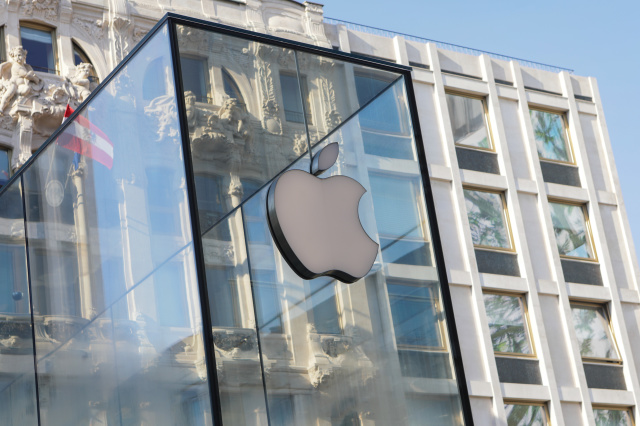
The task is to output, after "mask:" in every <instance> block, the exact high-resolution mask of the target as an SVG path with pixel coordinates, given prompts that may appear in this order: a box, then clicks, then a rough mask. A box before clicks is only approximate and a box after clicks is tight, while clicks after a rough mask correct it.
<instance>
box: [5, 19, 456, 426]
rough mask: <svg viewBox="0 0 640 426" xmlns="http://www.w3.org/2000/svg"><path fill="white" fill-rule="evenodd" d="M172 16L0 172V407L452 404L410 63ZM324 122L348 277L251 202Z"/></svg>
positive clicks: (254, 409) (138, 420)
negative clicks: (345, 200)
mask: <svg viewBox="0 0 640 426" xmlns="http://www.w3.org/2000/svg"><path fill="white" fill-rule="evenodd" d="M174 19H175V18H167V19H166V20H165V21H164V23H163V24H161V25H159V26H157V28H156V29H155V30H154V31H152V35H151V36H150V37H149V38H148V39H147V40H146V42H145V43H144V44H143V45H142V46H141V47H140V48H139V49H138V50H137V51H136V52H135V53H134V54H133V55H132V56H131V57H130V58H129V59H128V60H127V61H126V62H125V63H124V64H123V65H122V66H121V67H119V68H118V69H117V70H116V72H115V73H114V74H113V75H112V76H110V77H109V78H107V79H106V80H105V82H104V83H103V85H102V86H100V88H99V89H98V91H97V93H95V94H94V95H93V96H92V97H91V99H90V100H89V101H88V103H87V104H85V105H84V106H83V107H82V109H81V110H80V111H78V114H77V116H75V118H74V119H73V120H72V121H71V122H69V123H65V126H64V128H63V130H62V131H61V132H59V133H57V134H55V135H54V139H52V140H51V141H49V143H47V144H46V146H45V147H44V148H43V150H42V151H41V152H39V153H38V154H37V156H36V157H35V159H34V161H33V162H31V163H30V164H29V165H28V167H26V168H25V169H23V170H22V171H20V172H19V173H18V174H17V176H16V177H15V178H13V179H12V180H11V181H10V182H9V184H8V186H7V187H6V188H4V189H3V190H2V192H1V193H0V225H2V226H0V278H1V279H2V281H0V285H2V288H1V290H0V337H2V340H0V356H5V357H8V358H7V359H11V360H12V361H11V362H10V363H4V362H2V363H0V368H4V369H5V370H6V371H2V372H1V373H2V374H0V407H2V409H1V410H0V423H1V424H3V425H4V424H7V425H18V424H20V425H27V424H39V425H70V424H78V425H80V424H83V425H84V424H87V425H92V424H102V425H133V424H158V425H165V424H166V425H177V424H179V425H214V424H215V425H218V424H220V425H222V424H223V425H225V426H230V425H266V424H270V425H274V426H275V425H285V426H287V425H303V424H304V425H311V424H322V425H336V426H339V425H389V424H406V425H419V424H422V423H423V421H424V419H425V418H426V417H429V418H433V419H435V420H434V421H436V422H437V423H434V424H438V425H443V426H458V425H462V424H465V418H464V415H463V407H466V409H467V410H468V404H469V403H468V401H467V400H466V395H465V394H464V391H462V392H463V393H462V394H461V391H460V389H461V388H462V389H464V387H462V384H461V382H464V376H463V372H462V371H461V369H460V367H459V366H460V365H461V362H460V359H459V358H457V359H456V358H454V356H453V354H454V353H459V349H456V348H457V342H456V340H455V336H451V335H450V334H449V328H450V327H451V326H452V324H451V323H450V322H449V319H450V318H451V315H452V313H451V312H447V311H445V308H444V307H445V306H447V303H446V299H445V298H446V297H448V296H447V295H448V292H447V288H446V287H443V286H446V283H443V282H441V281H440V278H441V277H442V276H443V274H442V271H439V270H438V266H437V265H438V264H441V262H439V260H438V259H440V257H441V255H442V254H441V251H440V249H439V247H437V246H435V245H434V243H433V239H432V238H431V231H430V223H431V222H430V221H431V220H433V218H430V217H429V214H428V209H427V205H428V203H427V201H428V199H427V198H426V194H428V192H425V187H424V186H425V184H427V185H428V183H427V182H423V180H422V179H423V176H426V169H424V161H423V160H422V161H419V160H418V159H419V155H418V152H419V150H418V145H417V144H418V143H421V142H420V141H419V140H416V139H415V137H414V133H413V123H412V121H411V113H410V111H411V110H410V101H409V99H410V95H409V94H408V93H407V89H406V87H407V84H408V83H407V81H405V78H406V77H405V76H406V75H408V74H407V72H406V71H405V70H403V69H402V68H399V69H397V70H396V71H394V69H395V68H393V67H391V68H386V69H377V68H375V67H370V66H364V65H361V64H360V63H358V62H357V61H356V60H354V62H350V59H349V58H348V57H343V58H340V59H336V58H335V55H334V54H332V53H330V52H328V51H327V52H325V51H320V52H316V53H313V51H302V50H303V49H302V48H301V47H300V46H295V47H286V46H287V44H286V43H282V42H275V41H273V40H270V39H260V40H259V41H258V39H257V38H256V37H255V36H253V35H250V34H243V35H239V34H233V35H232V34H229V33H228V32H225V31H224V30H223V29H221V28H218V27H215V26H211V28H210V29H206V28H204V27H195V26H189V25H188V24H187V23H186V22H182V23H180V24H177V23H175V22H174ZM173 46H175V49H174V48H173ZM174 64H175V65H176V66H177V68H176V67H174ZM380 68H384V67H380ZM182 106H184V108H183V107H182ZM107 112H108V113H107ZM332 142H337V143H338V146H339V155H338V160H337V162H336V163H335V164H334V165H333V166H332V167H330V168H329V169H327V170H326V171H325V173H324V174H323V175H322V177H321V178H322V179H328V178H330V177H332V176H338V175H341V176H347V177H350V178H352V179H355V180H356V181H357V182H359V183H360V184H361V185H362V186H363V187H364V189H365V190H366V192H365V193H364V195H363V196H362V198H361V199H360V201H359V205H358V213H359V215H360V221H361V223H362V227H363V230H364V232H366V233H367V234H368V235H369V237H370V238H371V239H373V240H374V241H375V242H376V243H378V244H379V250H378V253H377V256H376V259H375V262H374V264H373V267H372V268H371V270H370V271H369V273H368V274H367V275H366V276H365V277H364V278H362V279H360V280H358V281H357V282H355V283H354V284H345V283H342V282H340V281H338V280H335V279H332V278H329V277H319V278H315V279H312V280H305V279H303V278H300V277H299V276H298V275H297V274H296V273H295V272H293V270H292V269H291V267H290V266H289V264H288V263H287V261H286V260H285V259H284V257H283V255H282V254H281V252H280V251H279V249H278V247H277V246H276V244H275V243H274V240H273V239H272V236H271V231H270V228H269V223H268V220H267V202H266V199H267V194H268V191H269V188H270V185H271V183H272V182H273V181H274V179H275V178H277V177H278V176H280V175H281V174H282V173H283V172H285V171H287V170H292V169H296V170H303V171H309V170H310V166H311V155H312V154H315V153H317V152H319V151H320V150H321V149H322V148H323V147H325V146H326V145H328V144H329V143H332ZM311 178H312V179H316V178H315V177H311ZM23 207H24V208H23ZM392 207H393V208H392ZM305 218H306V215H303V216H302V217H301V218H300V219H301V220H302V221H303V222H306V223H305V226H308V227H313V226H317V224H314V223H312V222H311V220H308V219H307V220H305Z"/></svg>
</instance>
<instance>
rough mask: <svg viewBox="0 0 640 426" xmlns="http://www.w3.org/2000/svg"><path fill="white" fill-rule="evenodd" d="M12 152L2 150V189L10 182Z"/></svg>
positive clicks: (0, 186) (0, 177) (0, 149)
mask: <svg viewBox="0 0 640 426" xmlns="http://www.w3.org/2000/svg"><path fill="white" fill-rule="evenodd" d="M10 159H11V151H9V150H8V149H5V148H0V188H2V187H3V186H5V185H6V184H7V182H9V178H10V177H11V164H10V163H9V160H10Z"/></svg>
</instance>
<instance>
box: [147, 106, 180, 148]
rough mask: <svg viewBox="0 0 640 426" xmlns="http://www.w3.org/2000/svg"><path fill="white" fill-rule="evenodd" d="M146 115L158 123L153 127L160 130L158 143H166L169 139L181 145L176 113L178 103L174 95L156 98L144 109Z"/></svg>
mask: <svg viewBox="0 0 640 426" xmlns="http://www.w3.org/2000/svg"><path fill="white" fill-rule="evenodd" d="M144 113H145V114H146V115H147V116H148V117H150V118H152V119H153V120H155V122H156V123H155V124H154V126H153V127H156V128H157V129H158V131H157V135H158V137H157V138H156V141H157V142H163V141H166V140H167V138H168V139H170V140H171V141H172V142H173V143H174V144H176V145H178V144H180V140H179V138H178V134H179V132H178V121H177V118H178V113H177V112H176V102H175V98H174V96H173V95H166V96H160V97H157V98H155V99H154V100H152V101H151V102H150V103H149V105H147V106H146V107H145V108H144ZM153 127H152V128H153Z"/></svg>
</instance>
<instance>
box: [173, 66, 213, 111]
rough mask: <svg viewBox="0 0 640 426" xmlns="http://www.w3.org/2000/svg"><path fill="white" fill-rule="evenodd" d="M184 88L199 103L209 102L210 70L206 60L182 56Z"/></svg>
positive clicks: (181, 68)
mask: <svg viewBox="0 0 640 426" xmlns="http://www.w3.org/2000/svg"><path fill="white" fill-rule="evenodd" d="M180 70H181V71H182V87H183V89H184V91H185V94H186V93H187V92H191V93H193V95H194V96H195V97H196V101H198V102H209V100H210V97H211V96H210V94H209V68H208V66H207V59H206V58H198V57H192V56H185V55H180Z"/></svg>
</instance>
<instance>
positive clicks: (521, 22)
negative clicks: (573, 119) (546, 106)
mask: <svg viewBox="0 0 640 426" xmlns="http://www.w3.org/2000/svg"><path fill="white" fill-rule="evenodd" d="M318 2H320V3H323V4H324V14H325V16H328V17H331V18H336V19H343V20H346V21H352V22H356V23H359V24H364V25H370V26H374V27H379V28H384V29H387V30H391V31H397V32H403V33H407V34H412V35H416V36H421V37H426V38H430V39H434V40H439V41H445V42H448V43H454V44H460V45H463V46H468V47H473V48H476V49H481V50H488V51H490V52H496V53H501V54H503V55H508V56H514V57H519V58H523V59H529V60H532V61H537V62H543V63H546V64H551V65H556V66H561V67H566V68H571V69H573V70H575V73H576V74H578V75H585V76H593V77H596V78H597V79H598V86H599V88H600V95H601V97H602V103H603V106H604V112H605V118H606V121H607V126H608V128H609V136H610V138H611V144H612V146H613V153H614V157H615V160H616V166H617V169H618V175H619V177H620V182H621V186H622V193H623V196H624V202H625V204H626V208H627V215H628V217H629V222H630V224H631V231H632V233H633V236H634V241H635V246H636V251H637V252H638V253H640V189H638V188H637V181H638V177H639V176H640V137H639V136H638V134H639V132H638V131H634V130H633V129H634V127H635V125H636V124H637V125H639V126H640V117H639V116H638V115H636V114H638V106H637V105H636V104H640V25H639V24H638V17H640V2H638V1H615V0H614V1H611V2H603V1H593V0H582V1H560V2H559V1H550V0H538V1H527V2H523V1H490V2H480V1H474V2H472V1H460V0H449V1H440V2H435V1H426V0H394V1H389V2H382V1H379V0H375V1H373V0H370V1H365V0H324V1H322V0H318Z"/></svg>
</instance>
